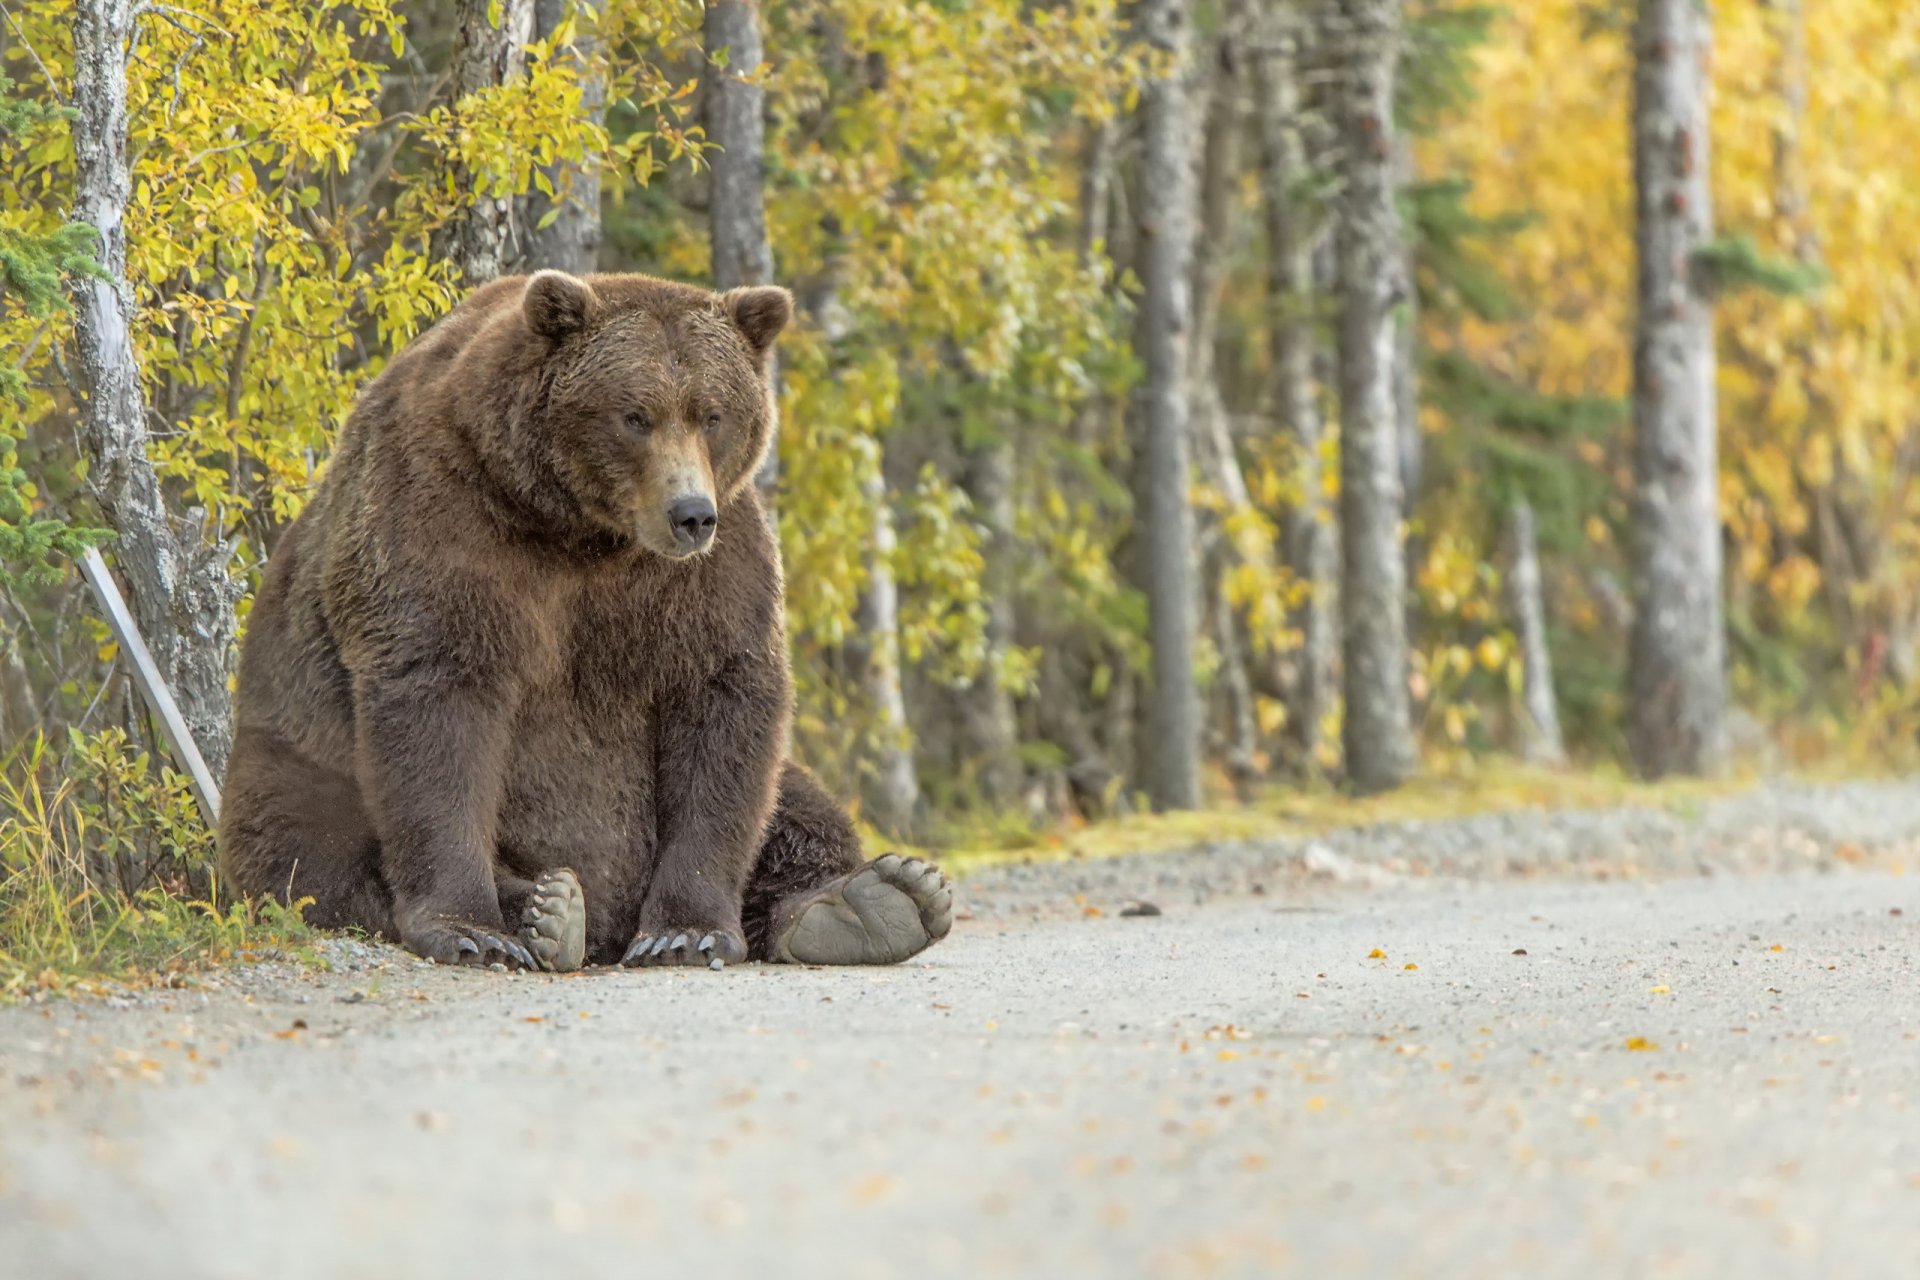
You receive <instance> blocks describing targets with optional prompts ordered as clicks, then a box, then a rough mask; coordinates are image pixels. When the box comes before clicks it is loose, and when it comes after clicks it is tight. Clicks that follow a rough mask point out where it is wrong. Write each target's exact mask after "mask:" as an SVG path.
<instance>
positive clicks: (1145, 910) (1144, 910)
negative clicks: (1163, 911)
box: [1120, 902, 1160, 916]
mask: <svg viewBox="0 0 1920 1280" xmlns="http://www.w3.org/2000/svg"><path fill="white" fill-rule="evenodd" d="M1120 914H1121V915H1123V916H1157V915H1159V914H1160V908H1159V907H1157V906H1155V905H1154V904H1153V903H1151V902H1129V903H1128V904H1127V905H1126V906H1124V907H1122V908H1120Z"/></svg>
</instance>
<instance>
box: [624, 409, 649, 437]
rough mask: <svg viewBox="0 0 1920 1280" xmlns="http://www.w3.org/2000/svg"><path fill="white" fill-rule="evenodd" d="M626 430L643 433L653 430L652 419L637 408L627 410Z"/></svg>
mask: <svg viewBox="0 0 1920 1280" xmlns="http://www.w3.org/2000/svg"><path fill="white" fill-rule="evenodd" d="M627 430H629V431H633V432H640V433H645V432H648V431H651V430H653V419H652V418H649V417H648V416H647V415H646V414H645V413H644V412H642V411H641V410H639V409H629V410H627Z"/></svg>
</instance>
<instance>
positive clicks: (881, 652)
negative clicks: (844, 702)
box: [859, 458, 920, 836]
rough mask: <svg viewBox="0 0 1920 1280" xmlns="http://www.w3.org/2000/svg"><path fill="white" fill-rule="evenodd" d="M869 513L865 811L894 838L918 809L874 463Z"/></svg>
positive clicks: (863, 611) (888, 527)
mask: <svg viewBox="0 0 1920 1280" xmlns="http://www.w3.org/2000/svg"><path fill="white" fill-rule="evenodd" d="M864 489H865V493H866V498H867V502H868V504H869V505H870V506H871V508H872V510H873V536H872V539H871V540H870V541H869V543H868V546H867V589H866V591H865V593H864V594H862V596H861V597H860V610H859V625H860V630H861V633H862V640H861V645H860V647H861V650H862V652H863V655H864V658H865V661H864V664H863V666H862V669H861V684H862V686H863V688H864V692H865V694H866V700H867V707H868V711H869V713H870V714H871V715H872V716H873V718H874V729H873V749H872V750H871V751H870V752H868V753H867V754H868V758H869V760H870V761H871V766H872V776H871V778H870V779H869V781H868V785H867V787H866V788H865V791H866V812H867V816H868V818H869V819H870V820H871V821H872V822H873V825H874V826H876V827H878V828H879V829H880V830H882V831H884V832H886V833H888V834H889V835H893V836H906V835H909V834H911V833H912V831H913V829H914V820H915V817H916V811H917V810H918V809H919V806H920V782H919V779H918V778H917V777H916V776H915V773H914V768H913V731H912V730H911V729H910V728H909V727H908V725H907V696H906V691H905V689H904V687H903V686H902V684H901V681H900V590H899V587H898V585H897V584H896V583H895V580H894V576H893V555H894V550H895V548H896V546H897V542H896V540H895V537H894V532H893V508H892V507H891V505H889V503H888V501H887V482H886V469H885V467H884V465H883V464H882V462H881V460H880V459H878V458H876V459H875V461H874V467H873V472H872V474H871V475H869V476H868V477H867V479H866V481H865V482H864Z"/></svg>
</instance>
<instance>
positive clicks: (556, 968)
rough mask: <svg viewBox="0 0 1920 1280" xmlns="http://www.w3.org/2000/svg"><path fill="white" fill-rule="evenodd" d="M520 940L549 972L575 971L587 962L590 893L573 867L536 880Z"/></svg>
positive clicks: (522, 921) (541, 966)
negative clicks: (588, 894)
mask: <svg viewBox="0 0 1920 1280" xmlns="http://www.w3.org/2000/svg"><path fill="white" fill-rule="evenodd" d="M520 941H521V942H522V943H523V944H524V945H525V947H526V949H527V950H528V951H529V952H531V953H532V955H533V959H534V961H535V962H536V963H537V964H538V966H539V967H540V968H542V969H545V970H547V971H548V972H549V973H572V972H573V971H574V970H576V969H578V968H579V967H580V966H581V965H583V964H585V963H586V960H587V897H586V894H585V893H583V892H581V889H580V881H579V878H578V877H576V876H575V875H574V874H573V872H572V871H570V870H568V869H567V868H565V867H561V868H559V869H558V870H556V871H549V872H547V873H546V874H544V875H542V876H541V877H540V878H539V879H538V880H536V881H534V882H533V896H532V897H531V898H529V899H528V900H527V907H526V910H525V911H523V912H522V913H521V915H520Z"/></svg>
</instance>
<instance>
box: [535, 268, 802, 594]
mask: <svg viewBox="0 0 1920 1280" xmlns="http://www.w3.org/2000/svg"><path fill="white" fill-rule="evenodd" d="M520 310H521V315H522V318H523V320H524V321H525V324H526V326H527V328H528V329H529V330H530V331H531V332H532V335H533V337H534V338H535V340H537V341H544V342H546V343H548V344H550V347H549V355H548V358H547V360H546V362H545V368H546V371H547V377H546V383H547V394H546V397H545V403H544V407H543V409H542V410H541V417H542V419H543V421H541V422H540V423H539V424H537V430H538V432H539V434H540V435H541V436H542V437H543V439H544V440H545V442H546V444H547V456H548V458H549V459H550V460H551V463H552V466H553V467H554V470H555V471H556V472H557V473H558V476H559V479H560V481H561V482H562V483H563V484H564V485H565V486H566V488H567V490H568V491H569V493H570V494H571V496H572V498H573V500H574V501H575V502H576V503H577V504H578V505H579V508H580V510H581V511H582V512H583V513H584V514H585V516H586V517H587V518H588V519H589V520H591V521H592V522H594V523H595V524H597V525H599V526H601V527H603V528H605V529H607V530H609V531H610V532H614V533H618V534H622V535H625V536H627V537H630V538H632V539H633V540H634V541H636V542H637V543H638V544H639V545H640V546H642V547H644V548H646V549H647V550H649V551H653V552H655V553H657V554H659V555H663V556H668V557H671V558H674V559H680V558H683V557H686V556H692V555H698V554H700V553H702V552H704V551H706V550H707V549H708V548H709V547H711V546H712V545H713V540H714V537H715V534H716V532H717V529H718V526H719V524H720V522H721V520H722V518H723V517H724V516H726V515H727V514H728V509H729V508H730V507H731V506H733V505H734V501H735V499H736V498H738V497H739V496H740V494H741V492H742V491H743V490H745V489H747V488H748V487H749V486H750V485H751V484H752V482H753V475H754V472H755V471H756V470H758V469H759V466H760V462H761V459H762V458H763V457H764V456H765V454H766V452H767V447H768V445H769V443H770V442H771V441H772V439H773V433H774V423H775V412H776V411H775V406H774V400H773V393H772V388H771V387H770V385H769V380H768V377H767V368H768V355H769V353H770V352H771V351H772V349H773V342H774V339H775V338H777V337H778V336H779V335H780V331H781V330H782V329H784V328H785V327H786V324H787V321H788V319H789V318H790V317H791V316H792V314H793V297H792V295H791V294H789V293H788V292H787V291H786V290H785V289H779V288H774V287H770V286H769V287H757V288H744V289H734V290H732V291H730V292H727V293H721V294H715V293H710V292H708V291H707V290H704V289H698V288H694V287H692V286H689V285H680V284H673V283H670V282H668V281H664V280H654V279H651V278H649V277H646V276H597V277H594V278H592V279H591V280H588V279H582V278H580V277H578V276H572V275H568V274H567V273H565V272H563V271H540V272H537V273H535V274H534V275H533V276H531V277H529V278H528V280H527V283H526V286H525V291H524V293H523V295H522V297H521V306H520Z"/></svg>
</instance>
